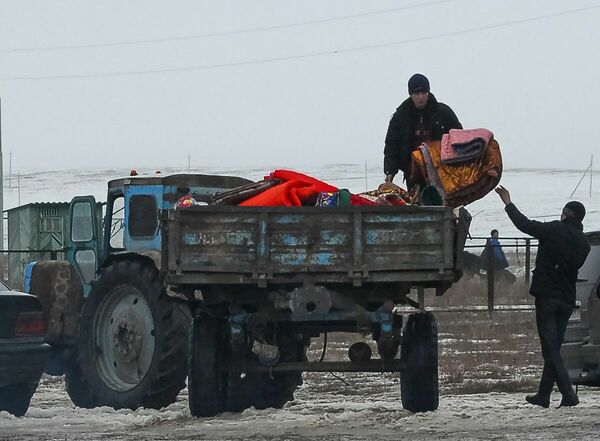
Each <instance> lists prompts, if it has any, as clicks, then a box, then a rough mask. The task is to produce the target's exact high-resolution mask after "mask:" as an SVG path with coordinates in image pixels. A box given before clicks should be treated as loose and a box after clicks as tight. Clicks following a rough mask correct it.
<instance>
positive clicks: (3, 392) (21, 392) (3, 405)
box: [0, 383, 38, 417]
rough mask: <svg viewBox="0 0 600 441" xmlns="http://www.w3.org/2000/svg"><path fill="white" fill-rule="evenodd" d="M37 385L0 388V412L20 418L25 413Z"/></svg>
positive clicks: (26, 384)
mask: <svg viewBox="0 0 600 441" xmlns="http://www.w3.org/2000/svg"><path fill="white" fill-rule="evenodd" d="M37 386H38V383H18V384H10V385H8V386H4V387H0V411H5V412H8V413H10V414H12V415H14V416H18V417H21V416H23V415H25V414H26V413H27V409H29V404H30V403H31V397H33V394H34V393H35V390H36V389H37Z"/></svg>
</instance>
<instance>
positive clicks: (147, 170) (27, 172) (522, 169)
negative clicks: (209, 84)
mask: <svg viewBox="0 0 600 441" xmlns="http://www.w3.org/2000/svg"><path fill="white" fill-rule="evenodd" d="M7 166H8V165H7V164H6V161H4V179H7V178H8V176H9V174H8V170H7ZM331 166H337V167H356V168H359V169H361V170H363V171H364V163H362V164H361V163H338V162H328V163H322V164H319V163H307V164H299V165H297V166H293V167H291V166H287V165H275V164H257V165H254V164H249V165H245V166H239V165H238V166H235V165H207V166H205V169H206V170H215V169H233V170H240V171H243V170H249V169H252V170H259V169H261V168H263V169H264V171H265V172H267V171H271V170H276V169H292V170H296V171H299V172H302V169H303V168H305V169H314V168H327V167H331ZM132 169H135V170H136V171H138V173H140V174H142V173H144V174H154V173H155V172H156V171H161V172H162V171H163V170H167V171H177V172H186V171H187V166H181V167H179V166H176V165H162V166H160V165H157V166H152V165H150V166H138V167H125V166H115V167H107V166H98V167H91V166H90V167H81V166H73V167H64V168H54V169H44V168H35V167H33V168H28V169H23V170H19V171H13V173H12V177H13V178H15V177H17V174H20V175H21V176H22V177H23V176H28V175H32V174H39V173H61V172H69V173H73V172H77V171H80V172H110V171H120V170H132ZM202 169H203V168H202V167H200V166H194V165H193V164H192V166H191V168H190V170H189V171H190V173H201V170H202ZM373 169H374V166H371V165H368V168H367V170H368V171H369V177H370V176H372V175H373V174H375V173H376V172H374V171H372V170H373ZM151 170H153V171H151ZM542 171H547V172H560V173H584V172H586V171H587V172H588V173H589V170H588V168H555V167H509V168H504V169H503V173H507V172H510V173H519V172H525V173H526V172H542ZM592 173H593V175H600V158H599V159H598V168H597V169H594V168H592ZM362 176H364V174H363V175H362ZM381 177H382V181H383V168H382V170H381Z"/></svg>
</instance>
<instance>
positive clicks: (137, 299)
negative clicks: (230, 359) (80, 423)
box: [78, 260, 191, 409]
mask: <svg viewBox="0 0 600 441" xmlns="http://www.w3.org/2000/svg"><path fill="white" fill-rule="evenodd" d="M190 321H191V314H190V309H189V307H188V306H187V304H185V303H183V302H179V301H177V300H174V299H172V298H170V297H169V296H168V295H167V294H166V292H165V289H164V286H163V282H162V279H161V277H160V275H159V273H158V270H157V269H156V267H154V266H153V265H151V264H148V263H143V262H140V261H137V260H122V261H116V262H114V263H112V264H111V265H109V266H107V267H105V268H102V269H101V270H100V274H99V275H98V277H97V278H96V279H95V280H94V281H93V282H92V288H91V292H90V294H89V296H88V298H87V300H86V302H85V305H84V308H83V312H82V315H81V319H80V325H79V341H78V354H79V356H78V364H79V366H80V368H81V373H82V376H83V379H84V380H85V382H86V383H87V384H88V385H89V387H90V392H91V394H92V395H93V396H94V397H95V400H97V401H96V403H95V404H96V405H98V406H111V407H113V408H115V409H121V408H128V409H137V408H139V407H149V408H154V409H160V408H163V407H165V406H168V405H169V404H171V403H173V402H174V401H175V399H176V397H177V394H178V393H179V391H180V390H181V389H183V387H185V379H186V376H187V349H188V343H187V340H188V328H189V324H190Z"/></svg>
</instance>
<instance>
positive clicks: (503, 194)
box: [496, 185, 512, 205]
mask: <svg viewBox="0 0 600 441" xmlns="http://www.w3.org/2000/svg"><path fill="white" fill-rule="evenodd" d="M496 193H498V195H499V196H500V199H502V202H504V205H508V204H510V203H511V202H512V201H511V200H510V193H509V192H508V190H507V189H506V188H504V187H503V186H502V185H499V186H498V187H497V188H496Z"/></svg>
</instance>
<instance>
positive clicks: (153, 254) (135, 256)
mask: <svg viewBox="0 0 600 441" xmlns="http://www.w3.org/2000/svg"><path fill="white" fill-rule="evenodd" d="M121 260H138V261H141V262H144V263H150V264H151V265H154V267H155V268H156V269H157V270H158V271H160V251H157V250H137V251H117V252H115V253H111V254H109V255H108V256H107V257H106V259H104V261H103V262H102V265H100V268H105V267H107V266H109V265H111V264H112V263H113V262H118V261H121Z"/></svg>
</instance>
